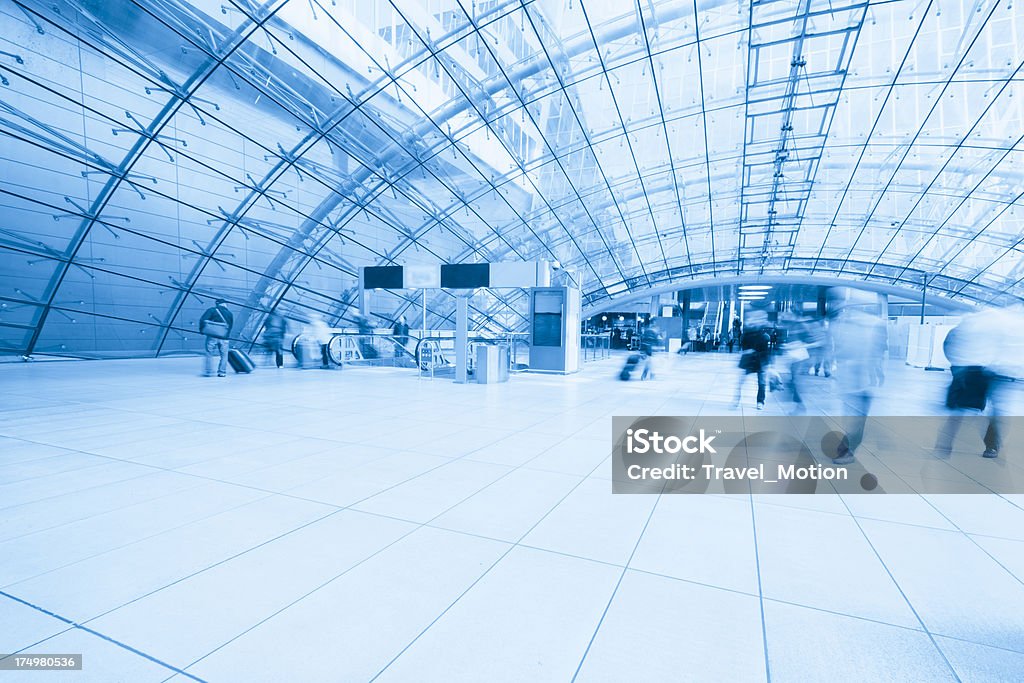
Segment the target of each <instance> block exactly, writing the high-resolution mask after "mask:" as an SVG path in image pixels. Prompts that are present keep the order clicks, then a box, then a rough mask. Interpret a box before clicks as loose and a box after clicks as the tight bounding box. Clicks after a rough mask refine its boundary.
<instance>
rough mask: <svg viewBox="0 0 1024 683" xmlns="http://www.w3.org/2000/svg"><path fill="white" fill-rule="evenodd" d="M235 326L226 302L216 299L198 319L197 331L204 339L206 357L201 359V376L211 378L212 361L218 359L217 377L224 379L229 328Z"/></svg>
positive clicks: (228, 347)
mask: <svg viewBox="0 0 1024 683" xmlns="http://www.w3.org/2000/svg"><path fill="white" fill-rule="evenodd" d="M234 324H235V316H234V315H232V313H231V311H229V310H228V307H227V301H225V300H224V299H217V301H216V302H214V305H213V306H211V307H210V308H208V309H206V311H205V312H204V313H203V315H202V317H201V318H199V331H200V332H201V333H202V334H203V335H204V336H205V337H206V356H205V357H204V359H203V376H205V377H213V359H214V357H215V356H217V357H219V358H220V362H219V363H218V364H217V376H218V377H224V376H225V375H226V374H227V369H228V352H229V350H230V344H229V342H228V338H229V337H230V336H231V328H232V327H233V326H234Z"/></svg>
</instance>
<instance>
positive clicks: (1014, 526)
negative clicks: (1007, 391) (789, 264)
mask: <svg viewBox="0 0 1024 683" xmlns="http://www.w3.org/2000/svg"><path fill="white" fill-rule="evenodd" d="M659 360H660V367H659V372H658V379H657V380H656V381H654V382H645V383H639V382H631V383H622V382H618V381H617V380H616V379H615V377H614V376H615V374H616V373H615V371H616V370H617V368H618V364H619V362H620V359H618V358H615V359H611V360H608V361H602V362H598V363H594V364H591V365H588V366H587V367H586V368H585V370H584V372H582V373H580V374H578V375H575V376H571V377H552V376H532V375H517V376H515V377H513V378H512V381H511V382H510V383H508V384H501V385H489V386H478V385H454V384H452V383H451V382H450V381H446V380H440V379H439V380H434V381H431V380H427V379H418V378H417V377H416V376H415V374H414V373H413V372H412V371H409V370H393V369H370V368H363V369H352V368H348V369H345V370H344V371H334V372H322V371H305V372H300V371H295V370H284V371H275V370H272V369H268V368H265V367H264V368H260V369H259V370H258V371H257V372H255V373H254V374H253V375H251V376H231V377H228V378H225V379H205V378H201V377H199V376H198V369H199V360H198V359H194V358H178V359H162V360H155V361H154V360H139V361H104V362H48V363H44V362H38V363H34V364H29V365H18V364H5V365H2V366H0V387H2V389H3V392H2V395H0V652H16V651H29V652H54V653H65V652H66V653H72V652H81V653H83V654H84V663H85V666H84V670H83V671H81V672H78V673H75V674H73V675H68V676H67V677H66V678H65V679H64V680H68V681H76V682H77V681H101V682H104V683H105V682H107V681H131V682H132V683H137V682H142V683H144V682H146V681H164V680H170V679H174V680H175V681H178V680H189V679H191V680H204V681H246V682H252V681H255V682H260V681H268V682H271V681H273V682H276V681H282V682H284V681H288V682H290V681H301V682H307V681H310V682H311V681H368V680H372V679H374V678H377V677H379V678H380V679H381V680H391V681H454V680H466V681H479V680H508V681H526V680H530V681H534V680H543V681H570V680H574V679H577V678H578V679H579V680H581V681H587V680H602V681H622V680H664V681H676V680H700V681H703V680H707V681H723V680H729V681H746V680H766V679H770V680H773V681H813V680H828V681H837V680H839V681H845V680H849V681H866V680H898V681H909V680H921V681H926V680H927V681H932V680H956V679H960V680H965V681H1009V680H1020V679H1021V678H1022V676H1024V674H1022V672H1024V496H1021V495H1011V494H1008V495H1005V496H997V495H995V494H979V495H958V496H951V495H928V496H918V495H911V494H901V495H887V496H857V495H851V496H838V495H824V496H823V495H815V496H795V495H794V496H769V495H757V496H749V495H732V496H726V495H705V496H661V497H659V496H655V495H647V496H644V495H637V496H626V495H616V496H613V495H612V494H611V482H610V477H611V470H610V463H609V458H608V454H609V452H610V435H611V416H612V415H640V414H666V415H670V414H676V415H697V414H701V415H715V414H731V413H730V408H729V402H730V399H731V397H732V392H733V390H734V386H735V373H736V370H735V367H734V365H735V357H732V358H729V357H725V356H703V355H696V354H691V355H689V356H687V357H685V358H684V357H672V358H667V357H662V358H660V359H659ZM946 378H947V376H945V375H943V374H941V373H926V372H924V371H920V370H914V369H910V368H907V367H904V366H901V365H898V364H891V367H890V368H889V381H888V383H887V387H886V390H885V392H884V393H883V394H882V395H881V396H880V397H879V398H878V399H877V400H876V402H875V405H874V408H873V412H875V413H876V414H902V415H914V414H932V413H933V412H934V411H935V410H936V407H937V405H938V403H939V401H940V399H941V397H942V392H943V388H944V383H945V381H946ZM807 384H808V389H807V394H808V396H809V397H810V399H811V409H812V410H813V411H817V412H820V413H823V414H831V413H832V412H833V411H836V410H839V407H838V404H837V402H836V400H835V399H832V398H828V388H829V387H830V386H831V382H830V380H826V379H824V378H813V377H811V378H808V380H807ZM752 391H753V382H752V381H751V383H750V385H749V386H748V387H747V392H748V394H747V400H748V403H750V400H751V399H752ZM750 407H751V406H749V405H748V406H747V407H744V408H743V410H744V411H746V410H749V409H750ZM784 407H785V406H784V405H782V404H779V403H777V401H776V398H775V396H774V395H773V396H771V397H770V398H769V406H768V411H767V412H768V413H773V412H774V413H781V412H782V411H783V409H784ZM1015 410H1019V404H1017V406H1016V407H1015ZM1018 414H1019V413H1018ZM889 465H890V466H891V467H892V468H893V469H894V470H897V469H899V468H900V467H903V466H904V465H903V464H901V463H900V462H892V463H890V464H889ZM970 466H971V465H970V464H968V467H970ZM1007 467H1008V469H1007V470H1006V473H1007V476H1013V475H1015V476H1017V477H1021V475H1022V472H1021V471H1018V470H1015V469H1014V467H1015V466H1014V465H1008V466H1007ZM920 470H921V468H920V466H919V464H916V463H915V464H914V465H913V467H909V466H908V467H907V472H908V475H910V474H913V475H915V476H917V475H919V474H920ZM987 471H989V470H985V471H982V470H980V469H979V473H978V474H977V475H976V476H977V477H981V476H982V475H983V474H985V472H987ZM970 474H971V476H975V473H970ZM932 475H934V476H935V477H936V478H937V479H940V480H941V479H942V478H943V477H947V478H949V477H953V478H955V477H963V476H965V475H964V473H963V472H961V471H957V470H953V469H952V468H950V467H949V466H948V465H946V464H943V463H936V468H935V472H934V473H929V476H932ZM32 676H34V677H33V678H32V680H37V679H38V680H43V676H41V675H37V674H33V675H32ZM29 678H30V675H28V674H26V675H25V676H24V679H25V680H28V679H29ZM8 679H9V680H21V679H20V678H18V676H17V675H16V674H13V673H10V672H4V674H3V680H4V681H6V680H8ZM46 680H59V679H58V678H55V677H52V676H51V677H48V678H46Z"/></svg>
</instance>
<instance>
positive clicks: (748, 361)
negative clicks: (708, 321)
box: [733, 311, 770, 410]
mask: <svg viewBox="0 0 1024 683" xmlns="http://www.w3.org/2000/svg"><path fill="white" fill-rule="evenodd" d="M769 343H770V338H769V336H768V314H767V313H765V312H764V311H751V312H750V313H749V314H748V315H747V318H746V321H745V322H744V325H743V335H742V336H741V337H740V362H739V367H740V369H741V370H742V371H743V373H742V374H741V375H740V377H739V380H738V381H737V383H736V400H735V402H734V403H733V407H734V408H738V407H739V405H740V401H741V399H742V395H743V384H744V383H745V382H746V379H747V376H748V375H752V374H755V373H756V374H757V409H758V410H764V399H765V393H766V383H765V370H766V369H767V367H768V362H769V351H768V345H769Z"/></svg>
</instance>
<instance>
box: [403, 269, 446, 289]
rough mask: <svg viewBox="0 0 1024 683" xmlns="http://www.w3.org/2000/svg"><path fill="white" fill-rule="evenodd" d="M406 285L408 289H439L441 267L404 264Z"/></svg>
mask: <svg viewBox="0 0 1024 683" xmlns="http://www.w3.org/2000/svg"><path fill="white" fill-rule="evenodd" d="M404 269H405V270H404V274H405V281H404V284H405V287H406V288H407V289H437V288H438V287H440V286H441V267H440V266H439V265H433V266H429V265H428V266H404Z"/></svg>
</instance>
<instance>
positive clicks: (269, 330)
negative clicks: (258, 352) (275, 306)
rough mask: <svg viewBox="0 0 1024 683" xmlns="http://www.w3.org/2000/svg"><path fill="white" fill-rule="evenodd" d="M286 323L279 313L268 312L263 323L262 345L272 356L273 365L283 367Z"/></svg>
mask: <svg viewBox="0 0 1024 683" xmlns="http://www.w3.org/2000/svg"><path fill="white" fill-rule="evenodd" d="M285 328H286V323H285V320H284V317H282V316H281V314H280V313H276V312H273V311H272V312H270V313H269V314H268V315H267V321H266V322H265V323H263V343H264V345H265V346H266V347H267V351H269V352H270V353H272V354H273V356H274V364H275V365H276V366H277V367H278V368H281V367H284V334H285Z"/></svg>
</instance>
